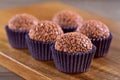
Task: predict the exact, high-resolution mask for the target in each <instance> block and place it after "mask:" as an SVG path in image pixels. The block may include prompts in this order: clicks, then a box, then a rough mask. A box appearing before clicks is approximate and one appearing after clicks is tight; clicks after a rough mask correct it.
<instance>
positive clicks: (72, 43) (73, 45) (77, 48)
mask: <svg viewBox="0 0 120 80" xmlns="http://www.w3.org/2000/svg"><path fill="white" fill-rule="evenodd" d="M55 49H56V50H58V51H63V52H68V53H78V52H86V51H89V50H92V43H91V40H90V39H89V38H88V37H87V36H85V35H83V34H81V33H77V32H70V33H66V34H63V35H61V36H59V37H58V38H57V40H56V43H55Z"/></svg>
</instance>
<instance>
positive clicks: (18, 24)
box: [8, 13, 38, 30]
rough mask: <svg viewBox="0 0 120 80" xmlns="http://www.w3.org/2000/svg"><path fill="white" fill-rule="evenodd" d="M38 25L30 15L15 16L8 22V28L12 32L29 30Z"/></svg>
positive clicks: (36, 20)
mask: <svg viewBox="0 0 120 80" xmlns="http://www.w3.org/2000/svg"><path fill="white" fill-rule="evenodd" d="M37 24H38V19H37V18H36V17H34V16H32V15H30V14H26V13H23V14H17V15H15V16H13V17H12V18H11V19H10V21H9V22H8V26H9V28H10V29H12V30H30V28H32V27H34V26H35V25H37Z"/></svg>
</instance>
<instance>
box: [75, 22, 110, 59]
mask: <svg viewBox="0 0 120 80" xmlns="http://www.w3.org/2000/svg"><path fill="white" fill-rule="evenodd" d="M77 31H78V32H80V33H82V34H84V35H86V36H88V37H89V38H90V39H91V41H92V43H93V44H94V45H95V46H96V48H97V50H96V53H95V57H102V56H104V55H106V54H107V53H108V50H109V47H110V43H111V40H112V34H111V33H110V31H109V29H108V27H107V26H106V25H105V24H104V23H102V22H101V21H98V20H88V21H85V22H84V23H83V26H82V27H81V28H78V29H77Z"/></svg>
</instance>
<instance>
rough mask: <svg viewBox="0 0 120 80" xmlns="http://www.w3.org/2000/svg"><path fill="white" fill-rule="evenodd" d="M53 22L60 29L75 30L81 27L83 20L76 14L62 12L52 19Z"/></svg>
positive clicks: (67, 11)
mask: <svg viewBox="0 0 120 80" xmlns="http://www.w3.org/2000/svg"><path fill="white" fill-rule="evenodd" d="M53 22H56V23H58V24H59V25H60V26H61V27H70V28H73V27H75V28H76V27H81V26H82V22H83V18H82V17H81V16H80V15H79V14H77V13H76V12H73V11H69V10H63V11H61V12H58V13H57V14H56V15H55V16H54V17H53Z"/></svg>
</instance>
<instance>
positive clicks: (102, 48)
mask: <svg viewBox="0 0 120 80" xmlns="http://www.w3.org/2000/svg"><path fill="white" fill-rule="evenodd" d="M112 38H113V36H112V33H110V36H109V37H107V38H103V39H102V38H101V39H96V38H93V39H91V41H92V43H93V44H94V45H95V46H96V52H95V56H94V57H95V58H98V57H102V56H105V55H106V54H107V53H108V51H109V47H110V44H111V41H112Z"/></svg>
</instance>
